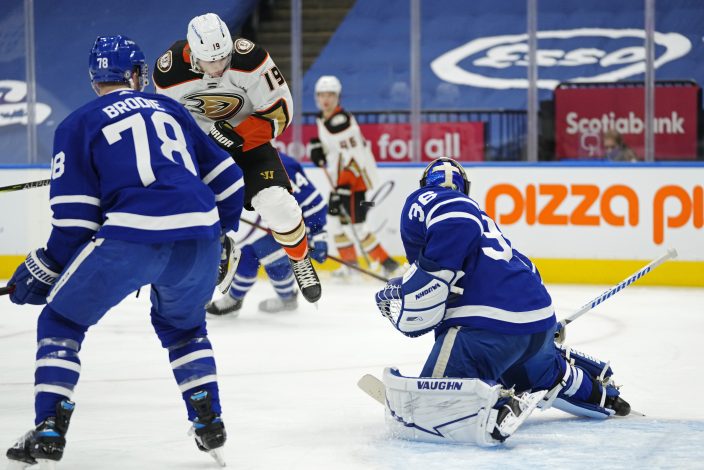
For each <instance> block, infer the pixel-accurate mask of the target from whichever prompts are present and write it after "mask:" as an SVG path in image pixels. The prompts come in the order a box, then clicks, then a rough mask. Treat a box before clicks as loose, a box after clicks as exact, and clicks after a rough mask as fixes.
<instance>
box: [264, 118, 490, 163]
mask: <svg viewBox="0 0 704 470" xmlns="http://www.w3.org/2000/svg"><path fill="white" fill-rule="evenodd" d="M359 127H360V129H361V131H362V134H363V135H364V138H365V139H367V141H369V143H370V144H371V146H372V153H373V154H374V157H375V158H376V159H377V161H380V162H409V161H413V156H412V155H411V153H412V152H411V125H410V124H360V126H359ZM292 134H293V133H292V132H291V129H290V128H289V129H287V130H286V131H285V132H284V133H283V135H281V136H280V137H278V138H277V139H276V142H274V145H276V147H277V148H278V149H279V150H281V151H283V152H285V153H287V154H289V155H291V156H293V157H296V158H298V159H301V158H302V157H303V155H302V154H303V149H302V148H296V147H295V146H294V145H293V144H292V142H291V138H292ZM317 135H318V129H317V127H316V126H314V125H304V126H303V129H302V138H303V142H305V143H306V148H305V158H306V159H309V158H310V149H309V147H310V146H309V145H307V143H308V142H309V141H310V139H312V138H313V137H317ZM421 146H422V159H423V160H424V161H429V160H433V159H435V158H438V157H451V158H454V159H456V160H462V161H483V160H484V123H483V122H448V123H428V124H423V125H422V127H421Z"/></svg>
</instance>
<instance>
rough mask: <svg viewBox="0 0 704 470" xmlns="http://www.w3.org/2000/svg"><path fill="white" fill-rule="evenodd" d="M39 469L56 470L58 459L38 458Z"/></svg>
mask: <svg viewBox="0 0 704 470" xmlns="http://www.w3.org/2000/svg"><path fill="white" fill-rule="evenodd" d="M37 463H38V464H39V470H56V460H49V459H37Z"/></svg>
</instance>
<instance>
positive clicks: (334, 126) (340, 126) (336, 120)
mask: <svg viewBox="0 0 704 470" xmlns="http://www.w3.org/2000/svg"><path fill="white" fill-rule="evenodd" d="M351 125H352V115H351V114H350V113H348V112H347V111H345V110H344V109H338V110H337V112H336V113H335V114H333V115H332V116H330V119H328V120H326V121H325V128H326V129H327V130H328V131H329V132H330V133H331V134H337V133H338V132H342V131H344V130H347V129H349V127H350V126H351Z"/></svg>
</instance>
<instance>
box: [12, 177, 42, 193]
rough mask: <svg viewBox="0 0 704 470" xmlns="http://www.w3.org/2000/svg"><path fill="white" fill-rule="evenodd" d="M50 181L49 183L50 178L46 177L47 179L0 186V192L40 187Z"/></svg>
mask: <svg viewBox="0 0 704 470" xmlns="http://www.w3.org/2000/svg"><path fill="white" fill-rule="evenodd" d="M50 183H51V180H50V179H48V180H39V181H30V182H29V183H18V184H11V185H10V186H2V187H0V193H2V192H11V191H22V190H23V189H32V188H41V187H42V186H48V185H49V184H50Z"/></svg>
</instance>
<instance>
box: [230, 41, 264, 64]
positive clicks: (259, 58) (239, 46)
mask: <svg viewBox="0 0 704 470" xmlns="http://www.w3.org/2000/svg"><path fill="white" fill-rule="evenodd" d="M268 57H269V53H268V52H267V51H266V49H264V48H263V47H261V46H258V45H256V44H254V43H253V42H252V41H250V40H249V39H245V38H232V60H231V62H230V70H235V71H238V72H252V71H253V70H257V69H258V68H259V67H261V65H262V64H263V63H264V62H266V59H267V58H268Z"/></svg>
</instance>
